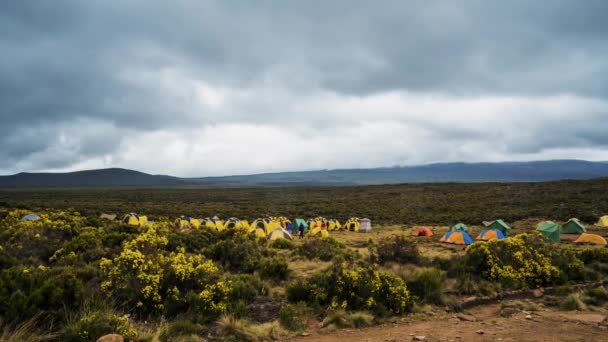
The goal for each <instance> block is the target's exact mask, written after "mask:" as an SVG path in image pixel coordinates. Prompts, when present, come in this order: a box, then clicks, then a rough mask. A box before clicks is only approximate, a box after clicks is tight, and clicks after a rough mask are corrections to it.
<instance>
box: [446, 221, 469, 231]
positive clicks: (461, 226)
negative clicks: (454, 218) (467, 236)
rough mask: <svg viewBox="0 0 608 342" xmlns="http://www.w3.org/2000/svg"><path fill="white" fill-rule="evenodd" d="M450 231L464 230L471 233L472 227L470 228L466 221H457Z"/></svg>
mask: <svg viewBox="0 0 608 342" xmlns="http://www.w3.org/2000/svg"><path fill="white" fill-rule="evenodd" d="M448 231H450V232H457V231H462V232H467V233H469V232H470V231H471V228H469V227H468V226H467V225H466V224H464V223H456V224H455V225H453V226H452V227H450V229H449V230H448Z"/></svg>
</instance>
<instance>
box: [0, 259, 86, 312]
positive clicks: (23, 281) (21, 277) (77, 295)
mask: <svg viewBox="0 0 608 342" xmlns="http://www.w3.org/2000/svg"><path fill="white" fill-rule="evenodd" d="M82 294H83V282H82V280H81V279H80V278H79V274H78V272H77V271H76V270H74V269H72V268H69V267H66V268H54V269H49V268H46V267H40V268H29V267H23V266H17V267H12V268H9V269H5V270H1V271H0V318H2V319H5V320H7V319H8V320H11V321H12V320H24V319H29V318H31V317H34V316H35V315H37V314H38V313H42V312H44V313H45V315H47V316H48V317H49V318H50V319H52V320H56V321H63V320H64V318H65V312H66V309H67V310H70V309H75V308H77V307H78V306H79V303H80V302H81V299H82Z"/></svg>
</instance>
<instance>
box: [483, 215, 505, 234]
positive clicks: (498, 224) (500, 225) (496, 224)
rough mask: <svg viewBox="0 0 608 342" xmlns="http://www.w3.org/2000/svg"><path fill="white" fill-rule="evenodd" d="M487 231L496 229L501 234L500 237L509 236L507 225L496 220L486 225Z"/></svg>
mask: <svg viewBox="0 0 608 342" xmlns="http://www.w3.org/2000/svg"><path fill="white" fill-rule="evenodd" d="M486 228H487V229H498V230H500V231H501V232H502V235H504V236H509V234H511V227H509V225H508V224H506V223H505V221H503V220H501V219H498V220H495V221H492V222H490V224H488V225H487V226H486Z"/></svg>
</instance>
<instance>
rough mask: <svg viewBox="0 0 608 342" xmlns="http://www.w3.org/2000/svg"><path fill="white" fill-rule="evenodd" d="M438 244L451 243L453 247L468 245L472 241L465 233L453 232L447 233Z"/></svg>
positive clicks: (460, 231)
mask: <svg viewBox="0 0 608 342" xmlns="http://www.w3.org/2000/svg"><path fill="white" fill-rule="evenodd" d="M439 242H445V243H451V244H454V245H470V244H472V243H473V239H471V237H470V236H469V234H467V232H465V231H462V230H457V231H453V232H447V233H445V235H444V236H443V237H441V239H440V240H439Z"/></svg>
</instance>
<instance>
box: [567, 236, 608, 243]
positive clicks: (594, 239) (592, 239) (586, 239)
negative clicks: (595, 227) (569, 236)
mask: <svg viewBox="0 0 608 342" xmlns="http://www.w3.org/2000/svg"><path fill="white" fill-rule="evenodd" d="M574 243H592V244H596V245H607V244H608V242H606V239H604V238H603V237H601V236H599V235H597V234H588V233H583V234H581V235H580V236H579V237H578V239H576V240H575V241H574Z"/></svg>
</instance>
